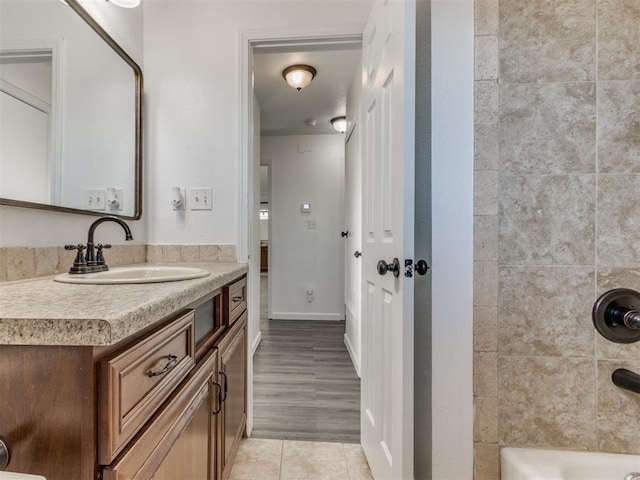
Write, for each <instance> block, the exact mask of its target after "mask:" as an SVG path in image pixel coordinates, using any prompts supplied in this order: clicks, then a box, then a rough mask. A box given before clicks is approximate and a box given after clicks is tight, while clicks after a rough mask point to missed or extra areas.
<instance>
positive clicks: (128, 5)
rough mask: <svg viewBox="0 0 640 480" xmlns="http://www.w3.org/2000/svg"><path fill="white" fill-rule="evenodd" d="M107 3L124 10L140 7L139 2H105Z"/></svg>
mask: <svg viewBox="0 0 640 480" xmlns="http://www.w3.org/2000/svg"><path fill="white" fill-rule="evenodd" d="M107 2H111V3H113V4H114V5H118V6H119V7H124V8H135V7H137V6H138V5H140V0H107Z"/></svg>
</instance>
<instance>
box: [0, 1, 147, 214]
mask: <svg viewBox="0 0 640 480" xmlns="http://www.w3.org/2000/svg"><path fill="white" fill-rule="evenodd" d="M68 3H69V5H66V4H64V3H63V2H61V1H60V0H29V1H24V0H0V197H1V199H0V202H1V203H9V204H15V202H30V205H23V206H34V207H36V208H43V207H45V206H50V207H52V208H53V209H76V210H85V211H90V212H94V213H96V214H101V215H104V214H115V215H120V216H123V217H128V218H133V217H135V216H136V215H137V214H138V211H139V209H140V205H139V203H138V199H139V197H140V191H139V182H138V180H139V177H138V175H137V172H139V163H137V162H139V160H140V159H139V142H138V140H139V139H138V134H139V106H140V97H139V95H140V83H139V82H141V80H140V79H141V77H140V75H138V72H139V69H138V67H137V65H135V63H133V61H132V60H131V59H130V58H129V57H128V56H126V54H125V53H124V52H118V51H116V50H114V48H112V44H110V43H108V42H113V40H111V39H110V38H108V36H107V38H103V37H101V36H100V35H98V34H97V33H96V31H94V29H92V27H91V26H90V25H89V24H88V23H87V22H85V20H83V18H81V16H80V15H79V13H82V14H84V15H85V16H87V17H88V15H86V13H85V12H84V11H83V10H82V9H81V8H80V7H79V6H78V5H77V4H76V2H73V1H70V2H68ZM72 7H73V8H72ZM74 9H75V10H77V11H78V13H76V11H74ZM89 20H90V19H89ZM97 28H98V30H101V29H100V27H97ZM102 33H103V34H104V32H102ZM104 35H105V36H106V34H104ZM116 47H117V46H116ZM118 48H119V47H118ZM120 53H122V54H123V55H124V56H125V58H123V56H121V54H120ZM132 64H133V65H132Z"/></svg>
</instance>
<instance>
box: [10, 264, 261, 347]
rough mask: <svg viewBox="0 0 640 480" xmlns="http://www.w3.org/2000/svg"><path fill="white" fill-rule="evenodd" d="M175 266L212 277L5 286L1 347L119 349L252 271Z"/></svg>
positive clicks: (216, 266)
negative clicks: (117, 345)
mask: <svg viewBox="0 0 640 480" xmlns="http://www.w3.org/2000/svg"><path fill="white" fill-rule="evenodd" d="M173 265H180V266H188V267H199V268H204V269H207V270H209V271H210V272H211V275H209V276H207V277H203V278H198V279H194V280H183V281H177V282H165V283H147V284H128V285H74V284H65V283H58V282H54V281H53V279H52V277H45V278H38V279H34V280H25V281H18V282H6V283H0V344H3V345H75V346H81V345H84V346H88V345H93V346H107V345H113V344H115V343H117V342H119V341H120V340H123V339H125V338H127V337H129V336H131V335H133V334H135V333H136V332H138V331H139V330H141V329H143V328H145V327H147V326H149V325H151V324H152V323H154V322H156V321H158V320H160V319H162V318H163V317H166V316H168V315H170V314H171V313H173V312H176V311H178V310H180V309H181V308H183V307H184V306H186V305H188V304H189V303H191V302H194V301H195V300H197V299H198V298H200V297H202V296H204V295H207V294H208V293H210V292H211V291H213V290H215V289H217V288H219V287H222V286H223V285H225V284H227V283H229V282H231V281H232V280H234V279H235V278H237V277H239V276H241V275H243V274H245V273H246V272H247V271H248V267H247V265H246V264H239V263H179V264H173Z"/></svg>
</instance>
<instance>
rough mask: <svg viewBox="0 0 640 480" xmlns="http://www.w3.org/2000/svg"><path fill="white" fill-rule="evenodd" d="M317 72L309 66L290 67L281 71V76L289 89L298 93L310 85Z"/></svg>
mask: <svg viewBox="0 0 640 480" xmlns="http://www.w3.org/2000/svg"><path fill="white" fill-rule="evenodd" d="M316 73H318V71H317V70H316V69H315V68H313V67H311V66H309V65H291V66H290V67H287V68H285V69H284V70H283V71H282V76H283V77H284V79H285V80H286V81H287V83H288V84H289V86H290V87H291V88H295V89H296V90H298V91H300V90H302V89H303V88H304V87H306V86H307V85H309V84H310V83H311V80H313V77H315V76H316Z"/></svg>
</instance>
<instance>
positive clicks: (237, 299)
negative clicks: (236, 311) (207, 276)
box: [231, 297, 244, 303]
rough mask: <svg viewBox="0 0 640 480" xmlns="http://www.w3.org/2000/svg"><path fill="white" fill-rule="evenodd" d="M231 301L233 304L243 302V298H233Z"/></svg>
mask: <svg viewBox="0 0 640 480" xmlns="http://www.w3.org/2000/svg"><path fill="white" fill-rule="evenodd" d="M231 300H233V303H236V302H241V301H243V300H244V297H233V298H231Z"/></svg>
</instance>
